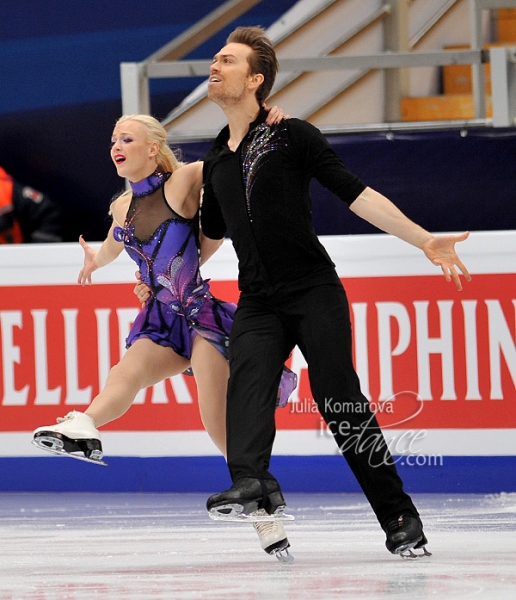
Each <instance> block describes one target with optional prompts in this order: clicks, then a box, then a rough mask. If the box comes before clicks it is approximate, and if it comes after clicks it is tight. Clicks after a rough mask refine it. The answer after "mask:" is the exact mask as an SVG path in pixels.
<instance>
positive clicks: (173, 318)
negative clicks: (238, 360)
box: [33, 115, 296, 558]
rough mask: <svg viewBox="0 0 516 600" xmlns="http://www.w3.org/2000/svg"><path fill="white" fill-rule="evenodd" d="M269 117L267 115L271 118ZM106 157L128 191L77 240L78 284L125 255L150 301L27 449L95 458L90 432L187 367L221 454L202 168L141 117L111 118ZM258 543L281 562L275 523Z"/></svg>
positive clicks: (222, 411)
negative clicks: (103, 369) (103, 377)
mask: <svg viewBox="0 0 516 600" xmlns="http://www.w3.org/2000/svg"><path fill="white" fill-rule="evenodd" d="M271 116H272V115H271ZM111 158H112V160H113V162H114V164H115V166H116V169H117V172H118V175H120V177H124V178H126V179H127V180H128V181H129V183H130V187H131V189H130V190H128V191H127V192H125V193H123V194H121V195H120V196H119V197H118V198H116V199H115V200H114V201H113V203H112V204H111V210H110V213H111V216H112V218H113V223H112V225H111V228H110V230H109V232H108V235H107V237H106V239H105V240H104V242H103V244H102V246H101V248H100V249H99V250H98V252H97V251H95V250H94V249H93V248H92V247H91V246H89V245H88V244H87V243H86V242H85V241H84V240H83V239H82V237H81V238H80V240H79V241H80V244H81V246H82V248H83V250H84V266H83V268H82V269H81V271H80V273H79V277H78V283H80V284H81V285H87V284H91V279H92V273H93V272H94V271H96V270H97V269H99V268H101V267H103V266H105V265H107V264H108V263H110V262H112V261H113V260H115V259H116V258H117V256H118V255H119V254H120V253H121V252H122V250H124V248H125V250H126V251H127V252H128V254H129V255H130V256H131V258H133V259H134V260H135V262H136V264H137V265H138V268H139V271H140V273H141V277H142V281H143V282H144V283H145V284H146V285H147V286H148V287H149V289H150V296H149V298H148V300H147V301H146V302H145V305H144V306H143V308H142V310H141V312H140V313H139V314H138V316H137V318H136V320H135V322H134V324H133V327H132V328H131V331H130V333H129V336H128V338H127V346H128V349H127V351H126V353H125V354H124V356H123V357H122V359H121V360H120V362H119V363H118V364H117V365H115V366H114V367H113V368H112V369H111V370H110V372H109V375H108V378H107V381H106V384H105V386H104V389H103V390H102V391H101V392H100V393H99V394H98V395H97V396H96V397H95V398H94V399H93V401H92V403H91V404H90V406H89V407H88V408H87V409H86V411H85V412H84V413H81V412H77V411H72V412H71V413H69V414H68V415H67V416H65V417H64V418H59V419H58V425H53V426H44V427H39V428H38V429H36V430H35V432H34V440H33V441H34V444H35V445H37V446H38V447H39V448H42V449H43V450H47V451H50V452H54V453H58V454H67V455H69V456H72V457H74V458H80V459H86V460H89V461H90V462H91V461H92V462H97V463H99V462H102V444H101V440H100V434H99V432H98V430H97V428H98V427H101V426H103V425H105V424H106V423H109V422H110V421H113V420H115V419H117V418H119V417H120V416H122V415H123V414H124V413H125V412H126V411H127V410H128V409H129V407H130V406H131V404H132V402H133V401H134V398H135V397H136V395H137V393H138V392H139V391H140V390H141V389H144V388H146V387H149V386H152V385H154V384H155V383H157V382H159V381H162V380H163V379H165V378H167V377H171V376H173V375H177V374H179V373H182V372H184V371H185V370H186V369H188V368H190V367H191V369H192V371H193V375H194V377H195V381H196V384H197V390H198V400H199V411H200V415H201V419H202V422H203V425H204V427H205V428H206V431H207V432H208V434H209V435H210V437H211V439H212V440H213V442H214V443H215V445H216V446H217V448H218V449H219V450H220V451H221V453H222V454H223V455H224V456H226V391H227V383H228V377H229V367H228V361H227V349H228V340H229V331H230V329H231V325H232V322H233V314H234V311H235V308H236V307H235V305H234V304H231V303H227V302H223V301H221V300H218V299H217V298H215V297H213V296H212V294H211V293H210V290H209V285H208V283H207V282H206V281H204V280H203V279H202V277H201V275H200V271H199V267H200V265H201V264H202V263H204V262H205V261H206V260H207V259H208V258H209V257H210V256H211V255H212V254H213V252H215V250H216V249H217V248H218V247H219V245H220V242H219V241H215V242H214V241H212V240H208V239H207V238H204V237H203V236H202V233H201V232H200V231H199V205H200V197H201V188H202V162H196V163H192V164H182V163H180V162H179V161H178V160H177V158H176V156H175V155H174V153H173V152H172V151H171V149H170V148H169V146H168V145H167V136H166V131H165V130H164V128H163V127H162V126H161V125H160V123H159V122H158V121H157V120H156V119H154V118H153V117H150V116H148V115H129V116H124V117H122V118H121V119H119V120H118V122H117V123H116V125H115V128H114V131H113V135H112V138H111ZM295 385H296V380H295V375H294V374H293V373H292V372H291V371H289V370H288V369H286V368H285V370H284V377H283V379H282V383H281V385H280V388H279V393H278V398H279V401H280V402H281V403H286V400H287V399H288V396H289V395H290V393H291V392H292V390H293V389H294V388H295ZM256 529H257V531H258V533H259V535H260V533H263V535H261V536H260V537H261V541H262V547H263V548H264V550H266V552H268V553H270V554H276V555H278V558H282V557H283V558H284V557H285V553H286V555H287V556H288V551H287V548H288V546H289V543H288V540H287V537H286V534H285V531H284V529H283V527H282V526H281V525H280V527H279V528H278V527H276V524H275V523H272V524H271V523H269V522H265V521H264V522H260V523H257V524H256Z"/></svg>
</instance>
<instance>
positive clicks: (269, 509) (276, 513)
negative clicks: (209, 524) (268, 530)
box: [206, 477, 293, 521]
mask: <svg viewBox="0 0 516 600" xmlns="http://www.w3.org/2000/svg"><path fill="white" fill-rule="evenodd" d="M206 508H207V509H208V512H209V514H210V517H211V518H212V519H215V520H217V521H270V520H271V519H284V520H289V521H291V520H293V517H290V516H289V515H286V514H285V508H286V502H285V498H283V494H282V493H281V489H280V486H279V483H278V482H277V481H276V480H275V479H257V478H256V477H243V478H242V479H237V481H235V483H234V484H233V485H232V486H231V488H230V489H229V490H226V491H224V492H220V493H219V494H214V495H213V496H210V497H209V498H208V501H207V502H206ZM262 508H263V509H265V514H263V513H260V512H258V511H259V510H260V509H262ZM251 513H254V514H251Z"/></svg>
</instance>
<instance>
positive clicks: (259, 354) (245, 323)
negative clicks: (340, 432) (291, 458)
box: [227, 297, 291, 480]
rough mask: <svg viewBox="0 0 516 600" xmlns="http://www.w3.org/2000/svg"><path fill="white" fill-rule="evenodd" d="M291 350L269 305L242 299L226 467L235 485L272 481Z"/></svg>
mask: <svg viewBox="0 0 516 600" xmlns="http://www.w3.org/2000/svg"><path fill="white" fill-rule="evenodd" d="M290 350H291V346H290V345H289V342H288V340H287V334H286V332H285V330H284V328H283V325H282V323H281V321H280V320H279V318H278V317H277V315H276V314H275V312H274V311H273V310H272V309H271V307H270V305H269V303H268V302H266V301H263V300H261V299H256V298H254V297H252V298H245V297H244V298H242V299H241V301H240V303H239V307H238V310H237V312H236V313H235V320H234V323H233V326H232V329H231V337H230V342H229V365H230V377H229V384H228V402H227V439H228V466H229V470H230V473H231V477H232V479H233V480H235V479H239V478H242V477H258V478H261V479H263V478H265V479H267V478H271V477H272V476H271V475H270V473H269V472H268V469H269V462H270V457H271V452H272V445H273V442H274V437H275V434H276V425H275V411H276V401H277V395H278V386H279V381H280V378H281V373H282V370H283V365H284V362H285V360H286V359H287V357H288V355H289V352H290Z"/></svg>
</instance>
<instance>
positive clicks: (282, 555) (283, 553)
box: [271, 548, 294, 564]
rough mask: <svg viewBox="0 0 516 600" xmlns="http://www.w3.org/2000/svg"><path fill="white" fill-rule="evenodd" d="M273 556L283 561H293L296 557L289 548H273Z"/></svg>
mask: <svg viewBox="0 0 516 600" xmlns="http://www.w3.org/2000/svg"><path fill="white" fill-rule="evenodd" d="M271 555H272V556H275V557H276V558H277V559H278V560H279V561H280V562H281V563H286V564H288V563H292V562H294V557H293V556H292V554H290V552H289V551H288V548H283V549H281V550H280V549H278V550H273V551H272V552H271Z"/></svg>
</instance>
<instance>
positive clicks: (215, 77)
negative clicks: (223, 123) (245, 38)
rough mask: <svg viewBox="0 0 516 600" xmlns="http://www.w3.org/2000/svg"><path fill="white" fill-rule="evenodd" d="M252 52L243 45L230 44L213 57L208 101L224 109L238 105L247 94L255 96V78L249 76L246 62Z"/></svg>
mask: <svg viewBox="0 0 516 600" xmlns="http://www.w3.org/2000/svg"><path fill="white" fill-rule="evenodd" d="M252 51H253V50H252V48H250V47H249V46H246V45H245V44H237V43H232V44H227V46H224V48H222V50H221V51H220V52H218V53H217V54H216V55H215V56H214V58H213V63H212V65H211V67H210V78H209V82H208V98H209V99H210V100H212V101H213V102H215V103H216V104H218V105H219V106H221V107H222V108H224V107H226V106H232V105H235V104H238V103H239V102H240V101H241V100H243V99H244V98H246V97H247V96H248V95H249V94H252V95H254V94H255V92H256V86H255V85H253V81H254V79H253V77H256V76H252V75H251V74H250V68H249V62H248V57H249V56H250V55H251V53H252ZM250 86H251V88H250Z"/></svg>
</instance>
